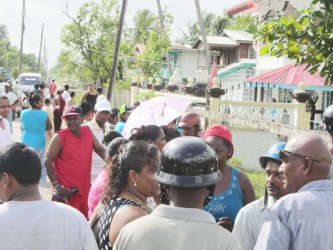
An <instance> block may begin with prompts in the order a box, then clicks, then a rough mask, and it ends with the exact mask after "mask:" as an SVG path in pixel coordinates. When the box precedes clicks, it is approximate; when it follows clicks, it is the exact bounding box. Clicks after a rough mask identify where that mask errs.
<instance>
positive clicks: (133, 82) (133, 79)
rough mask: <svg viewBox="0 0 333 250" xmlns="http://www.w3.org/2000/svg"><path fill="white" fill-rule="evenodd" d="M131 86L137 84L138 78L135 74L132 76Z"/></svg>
mask: <svg viewBox="0 0 333 250" xmlns="http://www.w3.org/2000/svg"><path fill="white" fill-rule="evenodd" d="M131 86H133V87H136V86H138V78H137V77H136V76H133V77H132V82H131Z"/></svg>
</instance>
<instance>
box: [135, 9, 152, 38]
mask: <svg viewBox="0 0 333 250" xmlns="http://www.w3.org/2000/svg"><path fill="white" fill-rule="evenodd" d="M156 19H157V17H156V16H155V15H154V14H153V13H152V12H151V11H150V10H148V9H143V10H139V11H138V12H137V13H136V14H135V17H134V18H133V21H134V26H135V27H134V39H133V40H134V41H135V43H138V42H140V43H144V44H146V43H147V42H148V39H149V34H150V32H151V31H152V30H153V29H154V28H155V27H154V26H155V23H156Z"/></svg>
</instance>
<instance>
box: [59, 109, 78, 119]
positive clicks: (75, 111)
mask: <svg viewBox="0 0 333 250" xmlns="http://www.w3.org/2000/svg"><path fill="white" fill-rule="evenodd" d="M67 116H82V109H81V108H80V107H77V106H69V107H68V108H66V109H65V111H64V114H63V115H62V117H61V119H64V118H66V117H67Z"/></svg>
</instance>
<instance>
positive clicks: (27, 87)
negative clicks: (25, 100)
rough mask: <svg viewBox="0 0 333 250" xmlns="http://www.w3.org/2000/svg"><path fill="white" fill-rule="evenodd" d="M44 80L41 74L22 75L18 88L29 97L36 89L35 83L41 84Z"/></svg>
mask: <svg viewBox="0 0 333 250" xmlns="http://www.w3.org/2000/svg"><path fill="white" fill-rule="evenodd" d="M42 82H43V78H42V75H41V74H38V73H22V74H21V75H20V76H19V78H18V81H17V83H16V84H17V88H18V89H19V91H21V92H22V93H24V94H25V95H26V96H29V93H30V92H31V91H32V90H33V89H34V85H35V83H39V84H41V83H42Z"/></svg>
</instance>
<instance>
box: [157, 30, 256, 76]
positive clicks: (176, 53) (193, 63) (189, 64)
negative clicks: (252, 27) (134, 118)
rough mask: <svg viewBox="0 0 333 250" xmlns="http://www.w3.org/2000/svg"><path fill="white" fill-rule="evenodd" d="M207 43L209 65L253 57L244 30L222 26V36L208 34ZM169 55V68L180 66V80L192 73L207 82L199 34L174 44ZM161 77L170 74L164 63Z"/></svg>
mask: <svg viewBox="0 0 333 250" xmlns="http://www.w3.org/2000/svg"><path fill="white" fill-rule="evenodd" d="M207 44H208V49H209V51H210V56H211V57H210V58H211V61H210V65H214V64H215V65H217V67H218V68H219V69H222V68H225V67H227V66H228V65H230V64H233V63H237V62H238V61H239V60H242V59H251V58H252V59H253V58H255V57H256V53H255V51H254V49H253V45H252V44H253V36H252V35H251V34H249V33H248V32H246V31H243V30H224V31H223V33H222V34H221V36H207ZM169 55H170V61H171V65H172V68H173V69H175V68H178V69H179V73H180V75H181V78H182V79H183V81H186V79H187V78H188V77H194V78H195V80H196V82H201V83H207V81H208V70H207V63H206V59H205V54H204V46H203V39H202V36H199V37H198V38H197V39H196V40H195V41H194V42H193V43H192V44H191V45H189V44H174V45H173V46H172V47H171V50H170V52H169ZM250 76H252V74H251V75H250ZM162 77H163V78H164V79H167V80H168V79H169V78H170V76H169V73H168V70H167V67H166V65H163V68H162Z"/></svg>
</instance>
